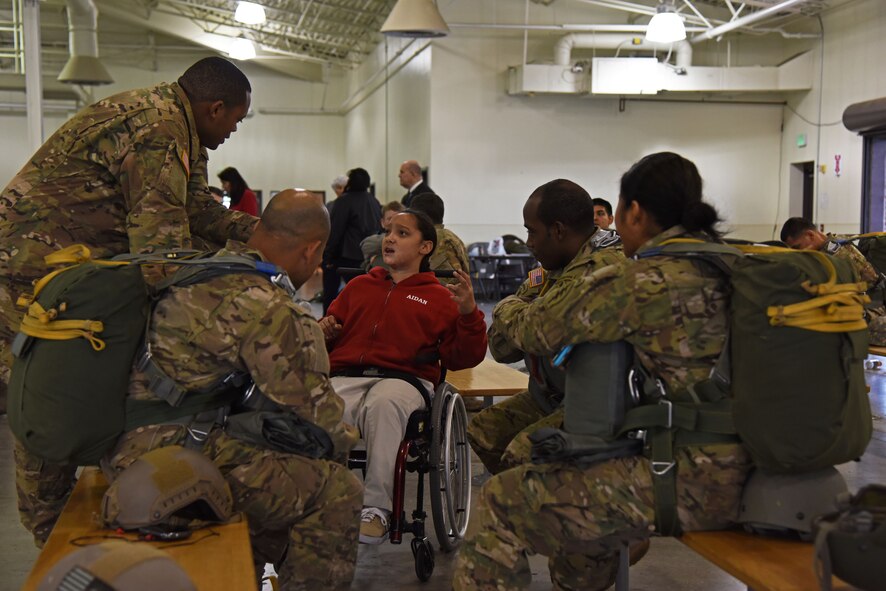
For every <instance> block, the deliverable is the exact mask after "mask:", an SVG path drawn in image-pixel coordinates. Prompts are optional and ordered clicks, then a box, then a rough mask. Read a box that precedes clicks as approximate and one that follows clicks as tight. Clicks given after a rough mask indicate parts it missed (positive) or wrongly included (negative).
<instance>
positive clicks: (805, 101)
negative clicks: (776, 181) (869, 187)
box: [779, 0, 886, 232]
mask: <svg viewBox="0 0 886 591" xmlns="http://www.w3.org/2000/svg"><path fill="white" fill-rule="evenodd" d="M822 20H823V22H824V68H823V69H821V63H822V62H821V60H820V59H819V57H820V47H816V50H815V56H816V63H815V69H816V76H815V88H814V89H813V90H812V91H810V92H808V93H806V94H804V95H801V96H797V97H792V98H791V99H790V100H789V102H788V104H789V105H790V106H791V107H792V108H793V109H794V110H796V111H797V112H798V113H799V115H798V114H795V113H793V112H791V111H790V110H789V109H785V128H784V148H783V150H782V160H783V162H782V169H781V175H780V178H781V192H782V194H783V195H787V193H788V186H789V182H790V164H791V163H792V162H802V161H810V160H814V161H816V162H817V163H818V164H820V165H823V166H825V172H824V173H822V172H820V171H818V172H816V175H815V180H816V185H817V187H816V189H817V193H816V195H817V199H816V215H815V221H816V222H817V223H821V224H824V225H825V229H826V230H827V231H832V232H855V231H857V230H858V229H859V227H860V220H861V191H862V140H861V138H860V137H859V136H857V135H856V134H854V133H852V132H850V131H848V130H846V128H844V127H843V124H842V122H841V119H842V115H843V111H844V110H845V109H846V107H848V106H849V105H851V104H853V103H856V102H860V101H865V100H870V99H875V98H880V97H883V96H886V65H884V60H883V56H884V55H886V2H883V1H882V0H856V1H855V2H851V3H849V4H846V5H844V6H841V7H838V8H834V9H832V10H830V11H826V12H825V13H824V14H823V19H822ZM819 76H821V78H822V80H823V83H821V84H820V83H819ZM819 100H821V110H820V111H819ZM803 118H805V119H806V120H807V121H804V120H803ZM818 123H822V124H823V125H821V126H819V125H817V124H818ZM819 132H820V134H821V141H820V144H819V141H818V134H819ZM801 133H804V134H806V136H807V138H808V145H807V146H806V147H805V148H798V147H797V146H796V141H795V139H796V137H797V135H799V134H801ZM819 145H820V150H819ZM819 152H820V158H819ZM837 154H839V155H841V156H842V158H841V160H840V168H841V169H842V170H841V174H840V176H839V177H838V176H836V175H835V173H834V162H835V159H834V156H835V155H837ZM779 212H780V216H779V217H780V219H781V220H784V219H785V218H786V217H788V210H787V198H785V199H783V200H782V203H781V205H780V208H779Z"/></svg>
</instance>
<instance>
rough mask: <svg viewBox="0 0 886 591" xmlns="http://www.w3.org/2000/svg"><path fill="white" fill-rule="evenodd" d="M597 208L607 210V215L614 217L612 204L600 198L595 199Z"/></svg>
mask: <svg viewBox="0 0 886 591" xmlns="http://www.w3.org/2000/svg"><path fill="white" fill-rule="evenodd" d="M593 201H594V205H595V206H600V207H602V208H603V209H605V210H606V215H608V216H609V217H612V204H611V203H609V202H608V201H606V200H605V199H601V198H600V197H594V199H593Z"/></svg>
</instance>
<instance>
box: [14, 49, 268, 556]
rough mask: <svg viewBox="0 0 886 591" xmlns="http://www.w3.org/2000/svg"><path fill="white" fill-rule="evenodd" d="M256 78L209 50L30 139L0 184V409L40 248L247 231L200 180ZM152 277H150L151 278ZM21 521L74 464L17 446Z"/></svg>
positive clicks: (69, 479)
mask: <svg viewBox="0 0 886 591" xmlns="http://www.w3.org/2000/svg"><path fill="white" fill-rule="evenodd" d="M250 93H251V87H250V85H249V81H248V80H247V79H246V76H244V75H243V73H242V72H240V70H238V69H237V68H236V67H235V66H234V65H233V64H231V63H230V62H228V61H226V60H223V59H221V58H206V59H203V60H200V61H199V62H197V63H196V64H194V65H193V66H191V67H190V68H189V69H188V70H187V71H186V72H185V73H184V75H182V77H181V78H179V81H178V82H177V83H173V84H160V85H158V86H155V87H153V88H147V89H143V90H133V91H130V92H125V93H122V94H118V95H115V96H112V97H109V98H107V99H104V100H102V101H99V102H98V103H96V104H94V105H92V106H90V107H87V108H86V109H84V110H83V111H81V112H80V113H78V114H77V115H76V116H75V117H73V118H72V119H71V120H70V121H68V122H67V123H65V124H64V125H63V126H62V127H61V128H60V129H59V130H58V131H56V132H55V133H54V134H53V135H52V137H51V138H49V139H48V140H47V141H46V143H45V144H44V145H43V146H42V147H41V148H40V149H39V150H38V151H37V153H36V154H35V155H34V156H33V157H32V158H31V159H30V160H29V161H28V163H27V164H26V165H25V166H24V168H22V170H21V171H20V172H19V173H18V175H16V177H15V178H13V179H12V181H10V183H9V185H7V187H6V188H5V189H4V190H3V192H2V194H0V410H2V412H5V408H6V384H7V383H8V381H9V371H10V368H11V366H12V352H11V350H10V343H11V342H12V339H13V337H14V336H15V334H16V332H17V331H18V327H19V324H20V323H21V318H22V312H21V311H20V310H19V309H16V307H15V302H16V299H17V298H18V297H19V296H20V295H22V294H23V293H26V292H29V291H30V288H31V284H32V282H33V281H35V280H36V279H39V278H40V277H42V276H43V275H45V274H46V273H47V271H48V269H47V268H46V265H45V263H44V261H43V257H44V256H45V255H47V254H50V253H52V252H55V251H56V250H58V249H60V248H63V247H66V246H70V245H72V244H77V243H80V244H85V245H87V246H88V247H89V248H90V250H91V251H92V253H93V256H95V257H109V256H113V255H117V254H121V253H125V252H149V251H151V250H153V249H173V248H190V247H191V246H192V240H193V239H195V238H196V237H201V238H202V239H204V240H206V241H208V242H213V243H216V244H219V245H221V244H224V243H225V241H226V240H227V239H228V238H234V239H239V240H246V239H247V238H248V237H249V235H250V233H251V232H252V227H253V226H254V225H255V222H256V218H254V217H252V216H250V215H247V214H243V213H240V212H232V211H229V210H227V209H225V208H224V206H222V205H220V204H218V203H217V202H216V201H215V200H214V199H213V198H212V196H211V194H210V193H209V191H208V189H207V181H206V174H207V173H206V165H207V151H206V150H207V149H213V150H214V149H215V148H217V147H218V146H219V145H220V144H221V143H222V142H224V141H225V139H226V138H227V137H228V136H230V134H231V133H233V132H234V131H235V130H236V127H237V124H238V123H239V122H240V121H241V120H242V119H243V117H244V116H245V115H246V112H247V110H248V108H249V101H250ZM148 279H149V280H150V279H151V278H150V277H149V278H148ZM15 459H16V486H17V489H18V500H19V513H20V515H21V518H22V523H24V525H25V526H26V527H27V528H28V529H29V530H30V531H31V532H33V533H34V536H35V541H36V542H37V544H38V546H39V545H42V543H43V542H44V541H45V540H46V537H47V536H48V535H49V532H50V531H51V529H52V526H53V524H54V523H55V520H56V519H57V517H58V514H59V513H60V512H61V509H62V507H63V505H64V501H65V499H66V498H67V494H68V493H69V492H70V490H71V487H72V485H73V474H74V469H75V467H74V466H68V467H60V466H50V465H48V464H45V463H44V462H42V461H41V460H39V459H38V458H35V457H33V456H31V455H30V454H28V453H27V452H26V451H25V450H24V449H23V448H21V447H20V446H19V445H16V448H15Z"/></svg>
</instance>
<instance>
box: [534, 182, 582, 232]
mask: <svg viewBox="0 0 886 591" xmlns="http://www.w3.org/2000/svg"><path fill="white" fill-rule="evenodd" d="M532 198H537V199H538V210H537V215H538V219H539V220H540V221H541V223H543V224H544V225H545V226H552V225H554V224H555V223H556V222H560V223H561V224H563V225H564V226H566V227H567V228H570V229H572V230H575V231H576V232H585V233H587V232H591V231H592V230H593V229H594V202H593V200H591V196H590V195H589V194H588V192H587V191H585V190H584V189H583V188H582V187H581V186H579V185H577V184H576V183H573V182H572V181H569V180H566V179H556V180H553V181H551V182H549V183H545V184H543V185H542V186H540V187H539V188H537V189H536V190H535V191H533V192H532V195H530V199H532Z"/></svg>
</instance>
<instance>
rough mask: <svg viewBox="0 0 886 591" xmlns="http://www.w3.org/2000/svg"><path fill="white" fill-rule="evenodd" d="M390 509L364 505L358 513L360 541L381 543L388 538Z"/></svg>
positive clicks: (362, 542) (363, 542)
mask: <svg viewBox="0 0 886 591" xmlns="http://www.w3.org/2000/svg"><path fill="white" fill-rule="evenodd" d="M390 516H391V512H390V511H385V510H384V509H380V508H379V507H364V508H363V512H362V513H361V514H360V543H361V544H381V543H382V542H384V541H385V540H387V539H388V533H389V532H390V530H391V526H390V525H389V524H388V519H389V518H390Z"/></svg>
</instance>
